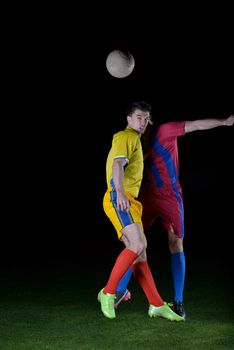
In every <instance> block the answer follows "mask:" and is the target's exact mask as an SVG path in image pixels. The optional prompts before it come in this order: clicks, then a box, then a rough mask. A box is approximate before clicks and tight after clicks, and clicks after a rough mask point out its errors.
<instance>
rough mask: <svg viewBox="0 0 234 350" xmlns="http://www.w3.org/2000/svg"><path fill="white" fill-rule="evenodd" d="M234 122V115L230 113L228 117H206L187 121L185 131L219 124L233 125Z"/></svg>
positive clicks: (209, 127)
mask: <svg viewBox="0 0 234 350" xmlns="http://www.w3.org/2000/svg"><path fill="white" fill-rule="evenodd" d="M233 123H234V115H230V116H229V117H228V118H226V119H204V120H202V119H201V120H194V121H186V122H185V133H187V132H191V131H196V130H207V129H212V128H216V127H218V126H232V125H233Z"/></svg>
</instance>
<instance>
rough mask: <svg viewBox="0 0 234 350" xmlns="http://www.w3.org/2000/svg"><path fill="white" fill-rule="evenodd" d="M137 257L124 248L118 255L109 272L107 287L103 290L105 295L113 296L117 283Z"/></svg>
mask: <svg viewBox="0 0 234 350" xmlns="http://www.w3.org/2000/svg"><path fill="white" fill-rule="evenodd" d="M137 257H138V255H137V254H136V253H134V252H133V251H132V250H130V249H128V248H125V249H124V250H123V251H122V252H121V253H120V254H119V256H118V258H117V259H116V262H115V265H114V267H113V269H112V271H111V274H110V277H109V280H108V282H107V285H106V286H105V288H104V291H103V292H104V293H105V294H106V293H110V294H115V291H116V288H117V286H118V284H119V281H120V280H121V278H122V277H123V275H124V274H125V272H127V270H128V269H129V267H130V266H131V265H132V263H133V262H134V260H136V258H137Z"/></svg>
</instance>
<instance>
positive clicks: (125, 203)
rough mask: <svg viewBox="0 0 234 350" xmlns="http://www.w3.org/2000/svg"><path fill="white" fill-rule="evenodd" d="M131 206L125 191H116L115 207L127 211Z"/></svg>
mask: <svg viewBox="0 0 234 350" xmlns="http://www.w3.org/2000/svg"><path fill="white" fill-rule="evenodd" d="M130 206H131V202H130V200H129V199H128V197H127V196H126V195H125V193H122V192H118V193H117V208H118V209H120V210H122V211H129V209H130Z"/></svg>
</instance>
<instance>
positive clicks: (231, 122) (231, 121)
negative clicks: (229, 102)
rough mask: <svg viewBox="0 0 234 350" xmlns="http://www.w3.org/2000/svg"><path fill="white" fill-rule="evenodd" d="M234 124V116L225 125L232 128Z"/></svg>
mask: <svg viewBox="0 0 234 350" xmlns="http://www.w3.org/2000/svg"><path fill="white" fill-rule="evenodd" d="M233 123H234V115H233V114H232V115H230V116H229V117H228V118H227V119H226V120H225V122H224V125H226V126H232V125H233Z"/></svg>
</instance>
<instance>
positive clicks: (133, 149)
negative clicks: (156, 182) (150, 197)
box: [106, 128, 144, 198]
mask: <svg viewBox="0 0 234 350" xmlns="http://www.w3.org/2000/svg"><path fill="white" fill-rule="evenodd" d="M114 159H125V160H126V161H127V164H126V166H125V169H124V179H123V187H124V191H125V192H126V193H130V194H131V195H132V196H133V197H134V198H136V197H137V196H138V193H139V190H140V186H141V181H142V176H143V166H144V165H143V152H142V146H141V140H140V135H139V134H138V133H137V132H136V131H135V130H133V129H130V128H126V129H125V130H123V131H119V132H118V133H116V134H114V136H113V140H112V147H111V149H110V152H109V154H108V157H107V161H106V181H107V187H108V190H109V191H114V190H115V186H114V181H113V177H112V165H113V161H114Z"/></svg>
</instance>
